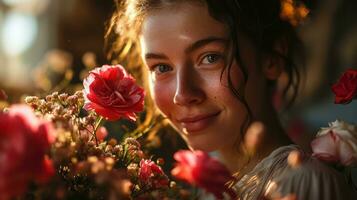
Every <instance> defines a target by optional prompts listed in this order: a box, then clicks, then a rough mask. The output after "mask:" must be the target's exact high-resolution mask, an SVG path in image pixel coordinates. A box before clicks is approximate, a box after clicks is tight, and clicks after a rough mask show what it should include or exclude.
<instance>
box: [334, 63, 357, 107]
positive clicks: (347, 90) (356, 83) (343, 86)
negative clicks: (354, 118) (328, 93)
mask: <svg viewBox="0 0 357 200" xmlns="http://www.w3.org/2000/svg"><path fill="white" fill-rule="evenodd" d="M331 89H332V91H333V92H334V93H335V95H336V97H335V103H336V104H346V103H350V102H351V101H352V99H353V98H355V97H356V95H357V70H356V69H349V70H347V71H346V72H345V73H344V74H343V75H342V77H341V78H340V80H339V81H338V82H337V83H335V84H334V85H333V86H332V88H331Z"/></svg>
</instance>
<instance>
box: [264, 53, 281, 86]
mask: <svg viewBox="0 0 357 200" xmlns="http://www.w3.org/2000/svg"><path fill="white" fill-rule="evenodd" d="M283 66H284V61H283V59H282V58H281V57H280V56H269V57H268V58H267V59H266V62H265V64H264V66H263V73H264V75H265V77H266V78H267V79H268V80H272V81H273V80H276V79H278V78H279V77H280V75H281V74H282V73H283V70H284V67H283Z"/></svg>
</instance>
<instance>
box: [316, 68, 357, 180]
mask: <svg viewBox="0 0 357 200" xmlns="http://www.w3.org/2000/svg"><path fill="white" fill-rule="evenodd" d="M331 89H332V91H333V92H334V94H335V103H336V104H348V103H350V102H351V101H353V100H354V99H357V70H356V69H348V70H347V71H346V72H345V73H344V74H343V75H342V76H341V78H340V79H339V81H338V82H337V83H335V84H334V85H333V86H332V88H331ZM311 147H312V151H313V154H312V155H313V156H315V157H317V158H318V159H320V160H322V161H325V162H327V163H329V164H331V165H333V166H335V168H337V169H339V170H344V171H345V172H347V173H346V175H347V178H348V181H349V183H350V184H352V185H354V184H353V181H352V179H351V171H350V170H351V167H355V166H357V126H356V125H355V124H350V123H347V122H345V121H342V120H336V121H335V122H332V123H329V127H327V128H321V130H320V131H319V132H318V133H317V135H316V138H315V139H314V140H313V141H312V142H311Z"/></svg>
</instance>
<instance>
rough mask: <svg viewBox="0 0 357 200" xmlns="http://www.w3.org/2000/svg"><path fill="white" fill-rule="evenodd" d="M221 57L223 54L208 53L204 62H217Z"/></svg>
mask: <svg viewBox="0 0 357 200" xmlns="http://www.w3.org/2000/svg"><path fill="white" fill-rule="evenodd" d="M220 58H221V55H218V54H208V55H206V56H205V57H203V59H202V63H203V64H212V63H216V62H217V61H218V60H219V59H220Z"/></svg>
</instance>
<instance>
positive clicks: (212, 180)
mask: <svg viewBox="0 0 357 200" xmlns="http://www.w3.org/2000/svg"><path fill="white" fill-rule="evenodd" d="M174 158H175V160H176V161H178V163H177V164H176V166H175V168H174V169H173V170H172V171H171V174H172V175H173V176H175V177H177V178H179V179H182V180H185V181H187V182H188V183H190V184H193V185H197V186H199V187H202V188H204V189H206V190H207V191H208V192H210V193H212V194H214V195H215V196H216V198H218V199H222V198H223V193H224V192H226V193H228V194H229V195H230V196H231V198H232V199H236V194H235V193H234V192H233V190H232V189H230V188H228V186H227V185H226V184H227V183H228V182H229V181H231V180H232V178H233V177H232V176H231V173H230V172H229V171H228V169H227V168H226V167H225V166H224V165H223V164H222V163H220V162H219V161H218V160H216V159H214V158H211V157H210V156H209V155H208V154H207V153H205V152H203V151H194V152H192V151H188V150H181V151H178V152H176V153H175V155H174Z"/></svg>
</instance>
